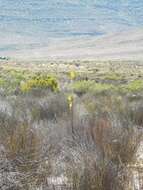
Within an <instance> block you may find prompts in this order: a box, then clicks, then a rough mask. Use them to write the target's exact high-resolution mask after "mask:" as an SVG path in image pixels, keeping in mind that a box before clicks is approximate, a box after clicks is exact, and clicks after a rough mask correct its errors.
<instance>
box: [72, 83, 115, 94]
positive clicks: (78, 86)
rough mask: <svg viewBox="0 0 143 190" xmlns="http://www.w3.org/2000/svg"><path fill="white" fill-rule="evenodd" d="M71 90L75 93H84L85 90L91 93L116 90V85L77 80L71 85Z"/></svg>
mask: <svg viewBox="0 0 143 190" xmlns="http://www.w3.org/2000/svg"><path fill="white" fill-rule="evenodd" d="M73 90H74V92H75V93H77V94H80V95H82V94H85V93H87V92H89V93H91V94H96V93H102V92H105V91H109V90H116V87H115V86H114V85H112V84H105V83H97V82H95V81H86V80H83V81H77V82H75V83H74V85H73Z"/></svg>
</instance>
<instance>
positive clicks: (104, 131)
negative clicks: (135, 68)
mask: <svg viewBox="0 0 143 190" xmlns="http://www.w3.org/2000/svg"><path fill="white" fill-rule="evenodd" d="M88 64H90V62H89V63H88ZM92 64H93V63H92ZM78 66H79V65H78ZM91 68H92V67H90V70H91ZM94 69H95V68H93V70H94ZM85 71H86V70H85ZM87 71H88V68H87ZM128 71H130V68H129V69H128ZM107 73H108V74H107ZM85 74H86V78H85V79H83V78H84V77H83V76H84V72H83V73H82V74H81V73H79V75H78V77H76V76H77V74H76V72H74V71H72V73H71V74H70V79H71V80H72V83H71V81H70V79H69V71H68V70H67V72H65V70H64V71H63V72H62V71H60V72H58V73H57V76H55V77H54V74H53V72H52V71H49V70H48V69H47V70H46V69H44V71H42V70H38V71H37V68H36V69H35V70H34V69H33V71H30V70H29V69H25V68H24V69H23V68H22V66H21V69H18V67H16V66H15V67H14V68H7V67H5V66H4V67H2V68H1V70H0V87H1V91H0V189H2V190H7V189H9V190H12V189H14V190H16V189H18V190H19V189H20V190H33V189H34V190H38V188H41V189H42V190H46V189H47V188H48V189H51V187H53V185H55V183H60V182H61V178H62V177H61V176H64V177H63V178H62V180H63V179H64V181H63V182H62V183H64V185H65V186H64V188H65V190H66V187H69V186H70V189H72V190H107V189H108V190H129V189H131V188H132V187H131V186H130V182H131V180H132V178H131V174H132V172H130V170H129V169H130V166H132V165H134V164H135V163H136V160H137V151H138V149H139V147H140V144H141V142H142V139H143V131H142V127H143V119H142V116H143V109H142V102H143V97H142V90H143V83H142V78H141V77H140V79H138V78H137V77H136V73H135V74H134V75H132V76H130V74H129V76H126V77H125V78H126V81H125V84H123V82H122V77H120V76H123V75H122V73H121V75H120V72H119V74H118V75H116V74H115V75H114V73H113V75H109V71H108V70H107V71H106V72H105V77H104V78H103V75H104V73H101V77H100V68H99V70H98V71H97V76H93V73H92V72H91V73H90V72H89V73H88V72H86V73H85ZM87 75H88V78H87ZM127 79H128V80H127ZM37 91H38V93H37ZM135 96H136V98H135ZM72 128H73V129H72ZM53 178H54V180H53ZM55 178H56V179H58V178H60V182H58V181H56V182H55ZM50 179H52V180H51V181H52V182H49V180H50ZM51 183H52V186H51Z"/></svg>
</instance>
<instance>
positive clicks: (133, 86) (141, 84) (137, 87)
mask: <svg viewBox="0 0 143 190" xmlns="http://www.w3.org/2000/svg"><path fill="white" fill-rule="evenodd" d="M126 89H127V90H128V91H130V92H139V91H141V90H143V80H134V81H133V82H130V83H129V84H128V85H127V86H126Z"/></svg>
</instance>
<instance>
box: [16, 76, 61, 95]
mask: <svg viewBox="0 0 143 190" xmlns="http://www.w3.org/2000/svg"><path fill="white" fill-rule="evenodd" d="M33 88H42V89H43V88H49V89H51V90H52V91H54V92H55V91H58V82H57V80H56V79H55V78H54V77H52V76H41V75H40V76H35V77H33V78H32V79H29V80H27V81H25V82H23V83H21V85H20V89H21V91H22V92H27V91H29V90H31V89H33Z"/></svg>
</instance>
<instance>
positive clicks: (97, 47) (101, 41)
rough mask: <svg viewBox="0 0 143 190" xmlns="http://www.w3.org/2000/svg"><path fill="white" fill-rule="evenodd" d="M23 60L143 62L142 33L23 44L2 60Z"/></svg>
mask: <svg viewBox="0 0 143 190" xmlns="http://www.w3.org/2000/svg"><path fill="white" fill-rule="evenodd" d="M7 55H8V56H11V57H15V58H22V59H30V58H31V59H41V58H46V59H97V60H98V59H99V60H107V59H109V60H110V59H120V60H132V59H133V60H142V59H143V29H138V30H133V31H126V32H123V33H116V34H110V35H106V36H102V37H80V38H79V37H78V38H77V37H74V38H63V39H49V40H48V42H45V43H42V44H31V45H29V44H27V45H26V44H23V45H21V46H19V47H18V46H17V48H16V49H15V50H13V51H6V52H4V56H7Z"/></svg>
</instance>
